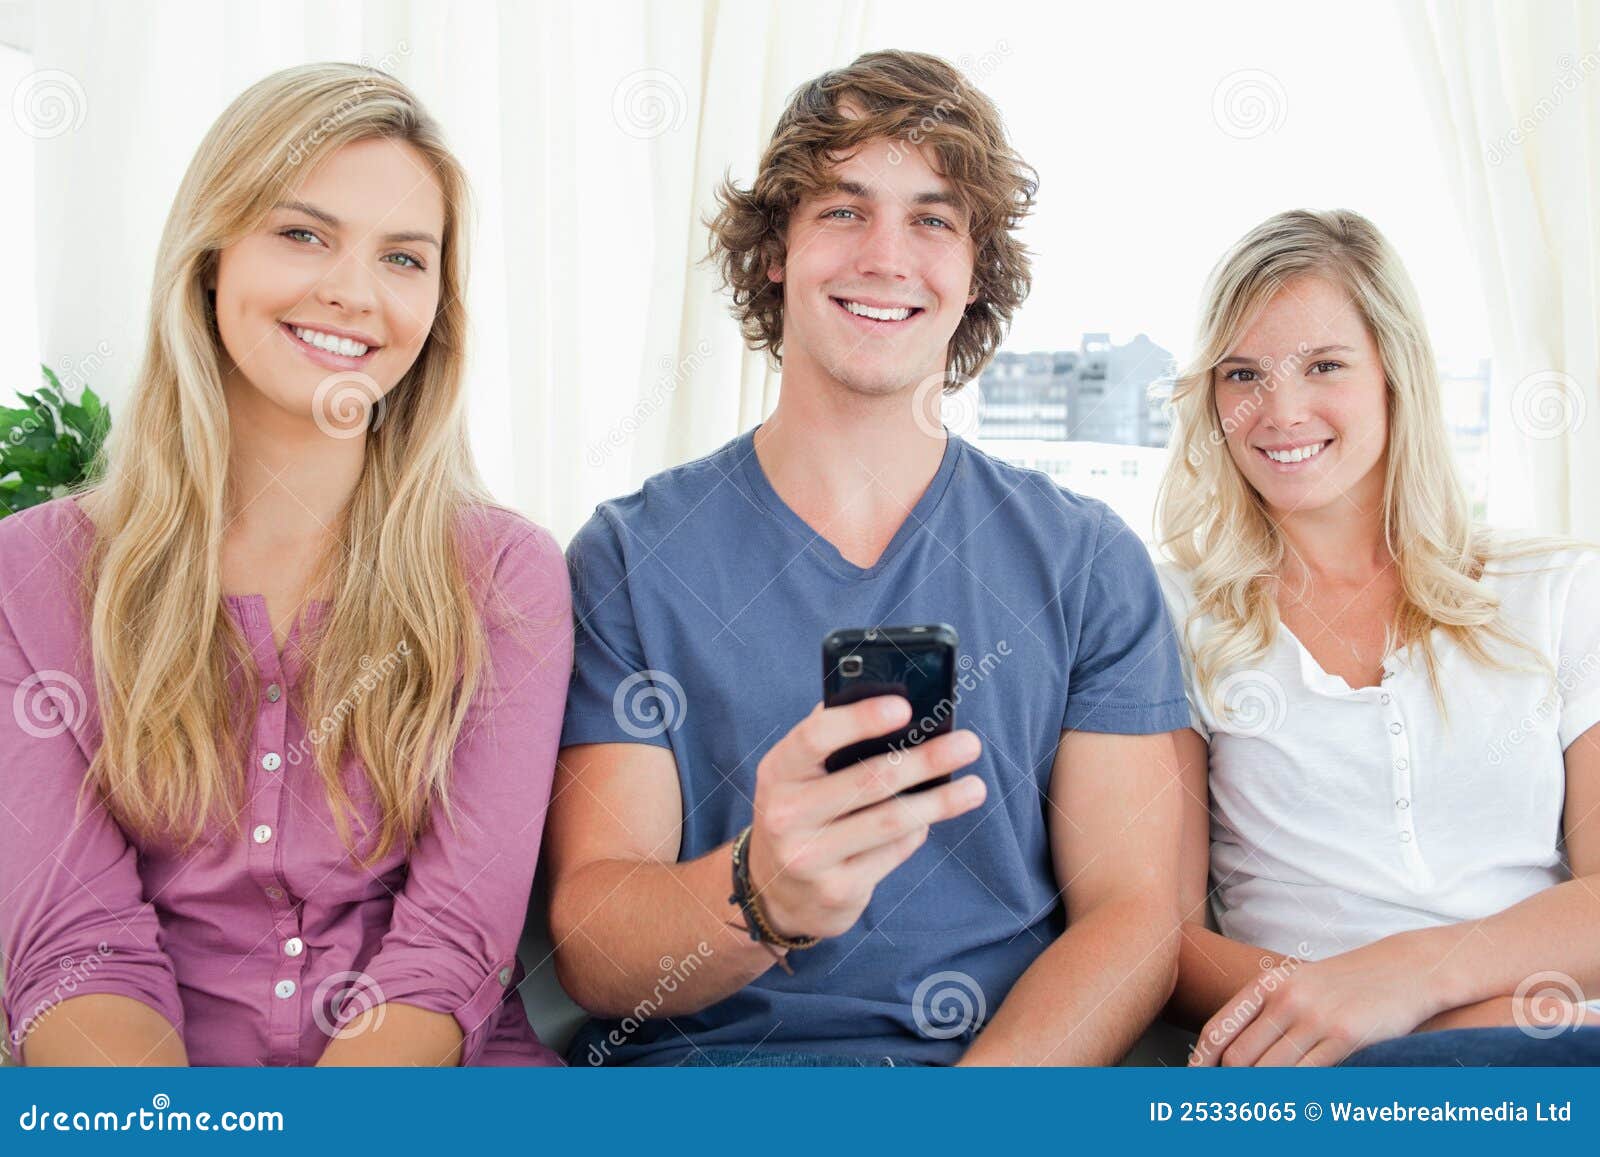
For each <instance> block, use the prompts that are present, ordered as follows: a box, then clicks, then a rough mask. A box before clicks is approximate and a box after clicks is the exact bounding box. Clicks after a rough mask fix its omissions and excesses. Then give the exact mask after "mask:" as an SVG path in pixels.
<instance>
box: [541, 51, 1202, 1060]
mask: <svg viewBox="0 0 1600 1157" xmlns="http://www.w3.org/2000/svg"><path fill="white" fill-rule="evenodd" d="M1034 189H1035V184H1034V180H1033V176H1032V170H1031V169H1029V168H1028V167H1027V166H1026V165H1025V164H1024V163H1023V162H1022V161H1021V159H1020V158H1019V157H1018V156H1017V155H1016V153H1015V152H1014V151H1013V149H1012V148H1011V146H1010V144H1009V143H1008V141H1007V140H1006V137H1005V133H1004V129H1003V127H1002V126H1001V123H1000V120H999V117H998V115H997V114H996V112H995V110H994V108H993V106H992V105H991V104H990V103H989V101H988V100H987V98H985V97H984V96H983V95H982V94H981V93H978V92H977V91H976V90H975V89H973V88H972V87H971V86H970V85H969V84H968V83H967V82H966V80H965V79H964V78H963V77H962V76H961V74H960V73H959V72H957V71H956V70H955V69H953V68H951V67H950V66H949V65H947V64H945V63H944V62H942V61H939V60H937V59H935V58H932V57H927V56H921V55H916V54H908V53H898V52H886V53H872V54H869V55H867V56H863V57H861V58H860V59H858V60H857V61H855V62H854V63H853V64H852V65H850V66H849V67H848V68H846V69H843V70H840V71H836V72H832V73H829V74H826V75H824V76H822V77H820V78H818V79H817V80H815V81H813V82H811V83H810V84H808V85H806V86H804V87H803V88H802V89H800V90H799V91H798V92H797V93H796V95H795V96H794V98H793V99H792V101H791V103H790V105H789V107H788V109H787V111H786V112H785V113H784V114H783V117H782V118H781V120H780V121H779V124H778V127H777V129H776V131H775V132H774V135H773V140H772V144H771V146H770V147H769V149H768V151H767V153H766V155H765V157H764V158H763V161H762V165H761V171H760V172H759V173H758V174H757V177H756V180H755V183H754V185H753V186H752V188H750V189H748V190H743V189H739V188H737V187H735V186H733V185H731V184H729V185H726V186H725V187H724V189H723V190H722V206H723V207H722V211H721V213H720V214H719V216H718V217H717V219H716V220H715V222H713V224H712V238H713V252H714V255H715V257H716V259H717V260H718V261H719V263H720V267H721V270H722V272H723V274H724V276H725V278H726V279H727V281H728V282H729V284H730V286H731V287H732V289H733V298H734V302H735V307H736V312H737V315H738V316H739V318H740V320H741V323H742V325H743V328H744V332H745V334H746V336H747V337H748V338H749V340H750V341H751V343H752V345H754V346H755V347H757V348H762V349H765V350H767V351H769V352H770V353H771V354H772V355H773V356H774V357H780V356H781V358H782V363H781V364H782V366H783V384H782V390H781V395H780V398H779V402H778V405H777V407H776V409H775V411H774V412H773V414H772V416H771V417H770V418H769V419H768V420H767V421H766V422H764V423H763V424H761V425H760V426H758V427H757V428H756V429H754V430H752V431H749V432H747V433H745V434H743V435H741V436H740V437H738V438H736V439H735V440H734V441H732V442H730V443H728V444H727V445H726V446H724V447H723V448H722V449H720V450H718V451H716V452H715V453H713V454H711V455H709V456H708V457H705V458H702V459H700V460H698V461H695V462H691V463H689V464H687V465H684V466H680V467H677V468H675V469H672V470H668V471H666V472H664V473H662V474H659V475H657V476H655V477H654V478H651V479H650V480H649V481H647V482H646V483H645V484H644V486H643V488H641V489H640V490H639V491H637V492H636V493H634V494H630V495H628V496H627V497H624V498H619V499H617V500H615V501H612V502H606V503H603V504H602V505H601V506H600V507H599V508H598V510H597V511H596V512H595V515H594V517H593V518H591V519H590V520H589V522H588V523H587V524H586V525H585V526H584V527H583V529H582V530H581V531H579V533H578V535H577V536H576V537H575V538H574V539H573V542H572V544H571V547H570V549H569V552H568V557H569V562H570V565H571V569H572V576H573V584H574V605H575V609H576V614H577V644H576V670H575V672H574V677H573V682H572V689H571V693H570V698H569V702H568V708H567V715H566V722H565V728H564V733H563V736H562V766H561V769H560V773H559V780H558V783H557V790H556V794H555V798H554V800H553V801H552V804H551V811H550V820H549V832H548V847H549V856H550V861H549V867H550V872H551V901H550V919H551V926H552V931H553V933H554V936H555V939H556V942H557V945H558V948H557V952H556V961H557V969H558V973H559V975H560V978H561V980H562V983H563V984H564V985H565V986H566V988H567V991H568V992H570V993H571V994H572V995H573V997H574V998H575V999H576V1000H577V1001H578V1002H579V1003H580V1004H582V1005H583V1006H584V1007H585V1008H587V1009H588V1010H589V1011H590V1012H592V1013H594V1014H595V1015H596V1016H597V1017H599V1018H601V1019H596V1020H592V1021H590V1022H589V1023H588V1024H587V1025H586V1026H585V1027H584V1028H583V1030H581V1031H580V1033H579V1035H578V1037H577V1039H576V1040H575V1042H574V1044H573V1046H572V1049H571V1051H570V1059H571V1060H572V1061H573V1063H575V1064H617V1063H622V1064H666V1065H677V1064H740V1063H745V1064H830V1063H846V1064H851V1063H854V1064H884V1063H891V1064H892V1063H924V1064H954V1063H958V1062H960V1063H966V1064H1013V1063H1020V1064H1064V1063H1080V1064H1085V1063H1086V1064H1110V1063H1114V1062H1115V1061H1116V1060H1117V1059H1118V1058H1119V1057H1120V1056H1121V1055H1122V1054H1123V1053H1124V1052H1125V1051H1126V1050H1127V1049H1128V1047H1129V1046H1130V1045H1131V1044H1132V1043H1133V1042H1134V1041H1135V1040H1136V1039H1137V1038H1138V1037H1139V1035H1140V1033H1141V1032H1142V1031H1143V1030H1144V1028H1145V1027H1146V1026H1147V1025H1148V1024H1149V1022H1150V1021H1151V1020H1152V1018H1153V1017H1154V1016H1155V1015H1156V1014H1157V1012H1159V1011H1160V1009H1161V1007H1162V1006H1163V1004H1164V1003H1165V1002H1166V1000H1167V998H1168V996H1169V995H1170V994H1171V991H1172V985H1173V980H1174V977H1175V975H1176V970H1177V959H1178V955H1177V953H1178V941H1177V929H1178V927H1179V918H1178V889H1177V884H1176V878H1177V851H1178V843H1179V808H1178V795H1179V788H1178V786H1177V780H1176V776H1175V760H1174V756H1173V746H1172V739H1171V735H1170V733H1171V732H1172V731H1175V730H1177V729H1180V728H1183V727H1185V726H1187V725H1188V709H1187V707H1186V705H1185V698H1184V691H1183V684H1182V679H1181V675H1180V670H1179V664H1178V656H1177V651H1176V647H1175V640H1174V637H1173V633H1172V630H1171V627H1170V624H1169V622H1168V620H1167V617H1166V611H1165V608H1164V605H1163V600H1162V598H1161V594H1160V590H1159V587H1158V584H1157V581H1156V578H1155V574H1154V572H1153V570H1152V568H1151V566H1150V563H1149V561H1148V558H1147V556H1146V554H1145V551H1144V549H1143V547H1142V546H1141V544H1140V542H1139V540H1138V539H1137V538H1136V537H1135V536H1134V535H1133V534H1132V533H1131V532H1130V531H1129V530H1128V528H1127V527H1126V526H1125V525H1124V524H1123V523H1122V522H1121V521H1120V520H1118V518H1117V517H1116V516H1115V515H1114V514H1112V513H1111V511H1110V510H1108V509H1107V508H1106V507H1105V506H1104V505H1103V504H1102V503H1100V502H1097V501H1094V500H1091V499H1086V498H1082V497H1079V496H1077V495H1075V494H1072V493H1070V492H1068V491H1065V490H1063V489H1061V488H1060V487H1058V486H1056V485H1055V484H1054V483H1052V482H1051V481H1050V480H1049V479H1048V478H1047V477H1045V476H1044V475H1042V474H1038V473H1035V472H1031V471H1025V470H1021V469H1017V468H1015V467H1012V466H1009V465H1006V464H1004V463H1001V462H999V461H996V460H995V459H993V458H990V457H988V456H987V455H985V454H983V453H982V452H980V451H978V450H977V449H975V448H974V447H972V446H971V445H968V444H967V443H966V442H964V441H963V440H962V439H961V438H959V437H957V436H955V435H953V434H949V433H948V432H947V431H946V430H945V429H944V428H943V427H942V426H941V425H940V423H939V420H938V411H937V406H938V402H939V398H940V395H941V393H942V392H945V391H948V390H951V389H954V388H958V387H959V386H960V385H961V384H962V383H963V382H964V381H965V380H966V379H967V378H968V377H970V376H972V375H975V374H976V373H977V372H978V371H979V370H980V369H981V368H982V367H983V365H984V364H986V363H987V361H988V360H989V358H990V357H991V356H992V355H993V353H994V351H995V349H996V347H997V346H998V345H999V342H1000V339H1001V338H1002V336H1003V335H1004V333H1005V330H1006V327H1007V325H1008V324H1009V322H1010V319H1011V316H1012V313H1013V311H1014V309H1015V308H1016V306H1017V305H1018V304H1019V303H1020V302H1021V300H1022V299H1023V297H1024V296H1025V295H1026V293H1027V289H1028V283H1029V273H1028V262H1027V256H1026V253H1025V250H1024V249H1023V247H1022V245H1021V243H1020V241H1019V239H1018V237H1017V236H1016V233H1015V230H1016V227H1017V226H1018V224H1019V223H1020V222H1021V220H1022V218H1023V217H1024V216H1025V215H1026V213H1027V212H1028V210H1029V209H1030V208H1031V205H1032V199H1033V193H1034ZM930 623H948V624H950V625H952V626H953V627H955V629H956V631H957V632H958V634H959V638H960V655H959V662H958V669H959V675H960V677H959V681H958V688H957V693H956V696H955V700H956V701H955V704H954V712H955V723H956V727H955V728H954V729H953V730H952V731H951V732H950V733H949V734H947V735H942V736H939V737H937V738H932V739H929V740H927V741H925V742H921V743H919V744H916V745H914V746H911V747H908V748H906V749H905V750H904V751H903V752H896V753H894V754H892V755H887V756H878V757H876V758H874V759H871V760H867V761H866V762H863V763H859V764H856V765H854V766H852V767H849V768H845V769H843V770H840V771H836V772H831V773H830V772H828V771H826V770H825V769H824V766H823V764H824V761H825V760H826V758H827V756H828V755H829V754H830V753H831V752H833V751H836V750H837V749H839V748H841V747H844V746H846V745H847V744H850V743H853V742H856V741H859V740H862V739H865V738H869V737H872V736H877V735H882V734H885V733H888V732H890V731H893V730H895V729H896V728H897V727H899V726H901V725H903V724H905V723H906V722H907V720H908V718H909V715H910V706H909V704H907V702H906V701H905V700H904V699H903V698H898V697H879V698H876V699H869V700H865V701H862V702H858V703H854V704H851V705H849V706H842V707H835V708H828V709H824V708H823V707H822V705H821V704H820V703H819V702H818V700H819V699H820V690H821V662H820V659H821V641H822V638H823V636H824V635H825V634H827V633H828V632H829V631H831V630H834V629H837V628H849V627H887V626H898V625H917V624H930ZM952 772H955V773H957V774H955V775H954V776H953V777H952V779H951V780H950V782H949V783H947V784H943V785H940V786H935V787H932V788H930V789H928V790H925V791H920V792H916V793H912V794H899V793H900V792H901V791H902V790H903V789H905V788H906V787H908V786H911V785H913V784H917V783H920V782H922V781H924V780H932V779H936V778H938V777H940V776H943V775H946V774H949V773H952Z"/></svg>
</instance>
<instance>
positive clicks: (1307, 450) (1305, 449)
mask: <svg viewBox="0 0 1600 1157" xmlns="http://www.w3.org/2000/svg"><path fill="white" fill-rule="evenodd" d="M1326 445H1327V443H1326V442H1319V443H1317V444H1316V445H1315V446H1301V447H1300V448H1299V449H1296V450H1264V451H1262V452H1263V453H1264V454H1266V456H1267V457H1268V458H1271V459H1272V460H1273V461H1274V462H1304V461H1305V460H1306V459H1307V458H1315V457H1316V456H1317V455H1318V454H1320V453H1322V448H1323V447H1324V446H1326Z"/></svg>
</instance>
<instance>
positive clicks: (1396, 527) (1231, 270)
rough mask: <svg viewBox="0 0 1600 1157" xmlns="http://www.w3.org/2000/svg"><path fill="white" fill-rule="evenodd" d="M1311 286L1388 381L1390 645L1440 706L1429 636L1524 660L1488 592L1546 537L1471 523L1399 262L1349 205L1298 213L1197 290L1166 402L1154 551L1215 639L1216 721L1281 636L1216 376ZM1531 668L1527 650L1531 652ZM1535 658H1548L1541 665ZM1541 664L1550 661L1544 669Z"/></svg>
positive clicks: (1211, 663)
mask: <svg viewBox="0 0 1600 1157" xmlns="http://www.w3.org/2000/svg"><path fill="white" fill-rule="evenodd" d="M1303 274H1316V275H1319V276H1322V277H1325V278H1328V279H1329V280H1331V281H1334V282H1335V283H1337V284H1338V285H1340V286H1342V287H1343V288H1344V290H1345V291H1346V292H1347V293H1348V294H1349V296H1350V300H1351V302H1352V303H1353V305H1354V306H1355V308H1356V309H1357V310H1358V311H1359V312H1360V314H1361V316H1362V319H1363V320H1364V322H1365V324H1366V326H1367V329H1368V331H1369V332H1370V333H1371V334H1372V337H1373V341H1374V342H1375V343H1376V345H1377V348H1378V353H1379V356H1380V360H1381V361H1382V364H1383V370H1384V376H1385V378H1386V379H1387V383H1388V391H1387V393H1388V415H1389V439H1388V449H1387V452H1386V456H1385V457H1386V461H1385V464H1384V493H1383V532H1384V540H1385V543H1386V544H1387V546H1388V550H1389V553H1390V554H1391V556H1392V557H1393V558H1394V560H1395V563H1396V567H1397V570H1398V573H1399V578H1400V587H1401V599H1400V607H1399V609H1398V611H1397V613H1396V615H1395V619H1394V621H1393V623H1392V624H1391V625H1390V628H1389V638H1388V647H1389V648H1391V649H1392V648H1395V647H1405V646H1408V645H1415V646H1416V647H1417V649H1418V651H1419V652H1420V655H1421V657H1422V659H1423V662H1424V665H1425V668H1426V670H1427V674H1428V678H1429V681H1430V683H1431V684H1432V686H1433V690H1434V694H1435V696H1436V698H1438V699H1439V701H1440V703H1441V705H1442V704H1443V696H1442V693H1441V688H1440V684H1439V673H1438V655H1437V653H1436V649H1435V647H1434V643H1433V632H1434V631H1435V630H1436V629H1438V630H1442V631H1443V632H1444V634H1445V635H1446V637H1448V638H1449V639H1450V640H1452V641H1453V642H1454V643H1456V644H1457V645H1458V646H1460V648H1461V649H1462V651H1464V652H1465V653H1466V654H1467V655H1468V656H1470V657H1471V658H1472V659H1474V660H1475V661H1478V662H1481V663H1485V664H1488V665H1490V666H1504V665H1505V664H1504V662H1503V660H1502V659H1501V658H1500V657H1499V656H1497V655H1495V654H1493V653H1492V649H1491V646H1490V644H1491V642H1493V641H1499V642H1502V643H1505V644H1509V645H1510V646H1512V647H1514V648H1517V649H1521V650H1525V651H1528V650H1532V649H1531V648H1530V647H1528V646H1527V644H1526V643H1525V642H1524V641H1523V640H1521V639H1519V638H1517V637H1516V636H1515V635H1513V634H1512V633H1511V632H1510V631H1509V630H1508V629H1507V627H1506V626H1505V624H1504V623H1503V622H1502V618H1501V614H1500V603H1499V598H1498V596H1496V594H1495V593H1494V592H1493V591H1492V590H1491V589H1490V588H1489V586H1488V585H1486V584H1485V583H1484V582H1483V581H1482V580H1483V575H1484V571H1485V568H1486V567H1487V566H1488V565H1489V564H1490V563H1492V562H1495V561H1497V560H1500V559H1505V558H1512V557H1521V556H1525V555H1529V554H1533V553H1536V552H1539V551H1541V550H1545V549H1549V548H1550V547H1552V546H1556V545H1565V544H1558V543H1555V542H1554V541H1553V540H1540V541H1532V540H1530V541H1527V542H1525V543H1522V544H1512V543H1510V542H1507V541H1505V540H1502V539H1500V538H1498V537H1496V536H1494V535H1492V534H1490V532H1488V531H1487V530H1486V529H1484V528H1482V527H1480V526H1477V525H1475V524H1474V523H1473V521H1472V517H1471V511H1470V507H1469V505H1468V501H1467V497H1466V493H1465V491H1464V490H1463V489H1462V487H1461V483H1460V480H1459V478H1458V476H1457V474H1456V469H1455V463H1454V460H1453V458H1452V457H1451V452H1450V445H1449V441H1448V438H1447V434H1446V427H1445V422H1444V413H1443V406H1442V402H1441V398H1440V389H1439V377H1438V370H1437V367H1436V363H1435V361H1434V355H1433V346H1432V343H1431V342H1430V341H1429V340H1428V333H1427V329H1426V327H1425V325H1424V323H1423V318H1422V308H1421V306H1420V304H1419V302H1418V300H1417V295H1416V291H1415V289H1413V288H1412V285H1411V279H1410V278H1409V277H1408V276H1407V274H1406V271H1405V268H1404V267H1403V266H1402V264H1401V262H1400V258H1399V255H1398V254H1397V253H1396V252H1395V251H1394V249H1393V248H1392V247H1391V246H1390V244H1389V242H1388V241H1387V240H1386V239H1385V238H1384V236H1383V235H1382V234H1381V233H1379V232H1378V230H1377V228H1376V227H1375V226H1373V224H1372V223H1371V222H1370V221H1368V220H1367V219H1366V218H1365V217H1362V216H1361V215H1360V214H1357V213H1352V212H1350V211H1348V210H1344V209H1333V210H1328V211H1320V212H1319V211H1312V210H1307V209H1296V210H1292V211H1289V212H1285V213H1279V214H1277V215H1276V216H1274V217H1271V218H1269V219H1268V220H1266V221H1264V222H1262V223H1261V224H1260V225H1258V226H1256V227H1255V228H1254V229H1252V230H1250V232H1249V233H1247V234H1246V235H1245V236H1244V237H1243V238H1241V239H1240V240H1239V241H1238V242H1237V243H1236V244H1235V245H1234V246H1233V248H1231V249H1230V250H1229V251H1228V252H1227V254H1226V255H1225V256H1224V257H1223V259H1222V260H1221V261H1220V262H1219V263H1218V264H1217V266H1216V268H1215V269H1214V270H1213V271H1212V273H1211V276H1210V278H1209V280H1208V282H1207V285H1206V290H1205V298H1204V309H1203V313H1202V315H1201V320H1200V325H1199V333H1198V336H1197V338H1196V343H1195V345H1196V348H1195V353H1194V357H1193V360H1192V361H1191V362H1190V363H1189V365H1188V366H1186V367H1185V368H1184V370H1183V371H1182V373H1181V374H1180V375H1179V376H1178V379H1177V381H1176V383H1175V384H1174V388H1173V391H1172V406H1173V434H1172V446H1171V457H1170V459H1169V462H1168V465H1167V470H1166V474H1165V476H1164V477H1163V478H1162V481H1161V488H1160V493H1159V496H1158V499H1157V522H1158V526H1159V539H1160V543H1161V546H1162V548H1163V549H1164V550H1165V551H1166V553H1167V555H1168V557H1170V558H1171V559H1172V560H1173V561H1174V562H1175V563H1176V564H1177V565H1178V566H1179V567H1181V568H1182V569H1183V570H1184V571H1185V572H1187V574H1188V577H1189V580H1190V582H1191V583H1192V585H1193V589H1194V595H1195V598H1194V603H1193V608H1192V611H1191V614H1190V618H1189V622H1188V623H1185V624H1180V626H1181V628H1182V631H1183V637H1184V639H1185V640H1186V643H1187V642H1188V641H1189V640H1190V638H1191V631H1190V626H1191V624H1193V623H1196V622H1198V621H1199V620H1200V619H1201V618H1203V617H1204V616H1207V615H1210V616H1211V617H1212V619H1213V625H1212V628H1211V629H1210V630H1209V631H1208V632H1207V633H1206V636H1205V637H1204V639H1202V640H1199V641H1198V642H1197V643H1196V644H1195V649H1194V665H1195V678H1196V681H1197V682H1198V684H1199V686H1200V689H1201V693H1202V695H1203V697H1204V698H1205V699H1206V700H1207V701H1209V702H1211V703H1212V704H1213V706H1214V707H1215V708H1216V709H1218V710H1219V711H1220V709H1221V704H1220V702H1219V700H1218V695H1219V683H1220V681H1221V679H1222V676H1223V675H1224V674H1225V673H1227V672H1228V671H1229V670H1230V669H1234V668H1238V667H1249V666H1252V665H1254V664H1255V663H1257V662H1258V661H1259V660H1260V659H1261V658H1262V657H1263V656H1264V655H1265V654H1266V652H1267V650H1268V648H1269V647H1270V646H1271V644H1272V641H1273V640H1274V638H1276V636H1277V632H1278V626H1279V619H1278V605H1277V601H1276V589H1277V583H1278V580H1279V576H1280V571H1281V568H1282V566H1283V563H1284V558H1285V550H1286V547H1285V543H1284V540H1283V537H1282V535H1281V534H1279V532H1278V530H1277V527H1276V526H1274V525H1273V522H1272V520H1271V519H1270V518H1269V517H1268V515H1267V512H1266V509H1265V506H1264V504H1263V502H1262V500H1261V497H1260V495H1259V494H1258V493H1257V492H1256V490H1255V488H1254V487H1252V486H1251V485H1250V483H1249V482H1248V481H1247V480H1246V479H1245V477H1244V475H1243V474H1242V473H1241V472H1240V470H1239V468H1238V465H1237V464H1236V463H1235V462H1234V461H1233V457H1232V455H1231V454H1229V453H1228V450H1227V447H1226V439H1227V433H1228V431H1227V429H1226V427H1225V425H1224V422H1223V419H1222V418H1221V416H1220V415H1219V414H1218V411H1217V404H1216V397H1215V382H1214V370H1215V369H1216V367H1217V365H1218V364H1219V363H1220V362H1221V361H1222V359H1223V358H1225V357H1227V356H1229V354H1230V353H1231V352H1232V349H1233V346H1234V344H1235V343H1236V342H1237V341H1238V339H1239V337H1240V335H1242V334H1243V333H1244V331H1245V330H1246V329H1247V328H1248V327H1249V325H1250V324H1251V322H1252V321H1254V319H1255V318H1256V317H1257V316H1258V315H1259V314H1260V312H1261V310H1262V309H1264V308H1265V306H1266V305H1267V303H1268V302H1269V301H1270V300H1271V299H1272V297H1273V296H1274V295H1275V294H1276V293H1277V292H1278V290H1279V289H1280V288H1281V287H1282V286H1283V285H1284V283H1285V282H1287V281H1288V280H1290V279H1292V278H1294V277H1297V276H1300V275H1303ZM1533 653H1534V654H1535V655H1536V656H1537V652H1536V651H1535V652H1533ZM1537 657H1538V658H1539V659H1541V660H1542V656H1537ZM1541 665H1546V664H1541Z"/></svg>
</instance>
